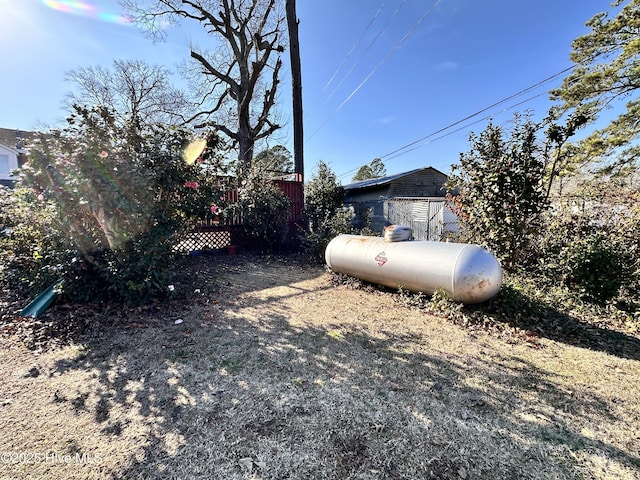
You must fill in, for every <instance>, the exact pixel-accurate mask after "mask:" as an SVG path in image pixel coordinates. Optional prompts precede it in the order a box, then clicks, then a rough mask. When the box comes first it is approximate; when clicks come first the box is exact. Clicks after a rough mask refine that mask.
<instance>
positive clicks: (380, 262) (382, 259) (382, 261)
mask: <svg viewBox="0 0 640 480" xmlns="http://www.w3.org/2000/svg"><path fill="white" fill-rule="evenodd" d="M375 260H376V262H378V265H380V266H381V267H382V266H383V265H384V264H385V263H387V254H386V253H384V252H380V253H379V254H378V255H376V258H375Z"/></svg>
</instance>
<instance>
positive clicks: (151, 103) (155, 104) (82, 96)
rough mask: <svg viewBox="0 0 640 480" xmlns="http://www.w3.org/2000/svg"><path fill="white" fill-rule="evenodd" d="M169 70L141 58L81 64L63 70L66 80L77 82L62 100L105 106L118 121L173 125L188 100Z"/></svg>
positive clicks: (69, 106) (69, 102)
mask: <svg viewBox="0 0 640 480" xmlns="http://www.w3.org/2000/svg"><path fill="white" fill-rule="evenodd" d="M170 76H171V73H170V72H169V70H167V69H166V68H164V67H161V66H158V65H149V64H147V63H145V62H144V61H142V60H115V61H114V62H113V64H112V66H111V68H105V67H102V66H91V67H82V68H78V69H75V70H71V71H69V72H67V73H66V76H65V79H66V80H67V81H70V82H72V83H74V84H75V85H76V90H75V91H73V92H71V93H69V94H68V95H67V98H66V100H65V103H66V104H67V107H68V108H69V109H70V110H72V108H71V106H72V105H74V104H77V105H82V106H86V107H98V106H102V107H106V108H108V109H110V110H112V112H113V114H114V116H115V118H116V120H117V121H118V122H119V123H120V124H121V125H124V124H129V125H139V124H140V123H154V122H158V123H163V124H175V123H178V122H180V119H181V114H185V112H186V111H187V107H188V102H187V100H186V99H185V95H184V93H183V92H182V91H180V90H178V89H177V88H175V87H173V86H172V85H171V82H170Z"/></svg>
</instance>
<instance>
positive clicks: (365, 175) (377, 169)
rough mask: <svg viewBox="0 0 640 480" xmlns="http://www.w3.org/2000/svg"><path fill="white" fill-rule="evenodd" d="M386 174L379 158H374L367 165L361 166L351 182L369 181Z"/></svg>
mask: <svg viewBox="0 0 640 480" xmlns="http://www.w3.org/2000/svg"><path fill="white" fill-rule="evenodd" d="M386 174H387V169H386V167H385V166H384V163H382V160H380V159H379V158H374V159H373V160H371V162H370V163H368V164H367V165H363V166H361V167H360V168H359V169H358V171H357V172H356V174H355V175H354V176H353V178H352V181H354V182H359V181H361V180H369V179H370V178H379V177H384V176H385V175H386Z"/></svg>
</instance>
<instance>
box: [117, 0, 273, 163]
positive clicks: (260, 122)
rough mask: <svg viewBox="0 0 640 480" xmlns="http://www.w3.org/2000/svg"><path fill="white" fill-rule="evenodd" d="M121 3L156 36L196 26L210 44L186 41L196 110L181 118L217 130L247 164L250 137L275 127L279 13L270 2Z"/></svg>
mask: <svg viewBox="0 0 640 480" xmlns="http://www.w3.org/2000/svg"><path fill="white" fill-rule="evenodd" d="M123 4H124V6H125V7H126V9H127V10H128V11H129V12H130V14H131V15H132V16H133V18H134V19H135V20H136V22H137V23H138V24H139V25H141V26H142V27H143V28H144V29H146V31H147V32H148V33H149V34H150V35H151V36H152V38H154V39H156V40H163V39H164V38H165V35H166V28H167V25H171V23H175V22H178V21H180V20H185V21H187V22H192V23H196V24H199V25H200V26H201V27H202V28H203V29H204V30H205V31H206V33H207V34H208V35H211V36H212V37H214V41H213V42H212V43H213V44H214V45H216V48H215V49H213V50H207V49H206V48H201V47H198V46H196V45H192V47H191V53H190V57H191V60H192V62H193V63H192V64H191V67H190V68H188V72H187V73H188V75H189V77H190V78H191V79H192V80H193V92H194V93H195V95H196V96H197V97H198V98H196V99H195V100H196V102H197V104H198V107H197V109H196V110H195V112H194V113H193V115H191V116H190V117H188V118H186V119H185V120H186V121H187V122H194V123H195V124H196V127H197V126H202V127H211V128H214V129H215V130H217V131H219V132H222V133H223V134H224V135H225V136H226V137H228V138H229V139H230V140H231V141H232V142H233V143H234V145H235V146H236V147H237V149H238V160H239V161H240V163H241V164H242V166H243V167H246V168H248V167H250V166H251V159H252V157H253V154H254V146H255V143H256V141H258V140H260V139H263V138H266V137H268V136H269V135H271V134H272V133H273V132H275V131H276V130H277V129H279V128H280V125H278V124H277V122H275V121H274V118H273V110H274V108H273V107H274V106H275V104H276V99H277V96H276V93H277V90H278V88H277V87H278V84H279V82H280V80H279V76H280V69H281V67H282V60H281V58H280V56H281V54H282V52H284V46H283V43H282V41H281V37H282V34H283V25H284V22H285V15H284V12H283V11H282V9H281V8H278V7H279V4H278V3H277V2H276V0H250V1H247V0H124V1H123Z"/></svg>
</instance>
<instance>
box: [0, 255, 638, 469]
mask: <svg viewBox="0 0 640 480" xmlns="http://www.w3.org/2000/svg"><path fill="white" fill-rule="evenodd" d="M191 268H192V269H193V270H192V272H191V274H190V278H191V280H192V281H193V293H191V294H190V296H189V301H188V302H182V301H174V302H169V303H167V304H166V305H164V306H163V307H162V308H160V307H155V308H147V309H138V310H129V311H121V312H108V311H105V312H97V311H95V312H93V313H92V314H91V315H92V317H91V318H88V319H83V320H86V321H90V322H91V324H92V325H93V327H92V328H91V329H90V330H89V331H88V332H87V333H86V334H85V335H84V336H82V337H81V338H80V339H79V340H78V341H76V342H73V343H72V344H69V345H66V346H61V347H56V348H51V349H44V350H41V351H35V352H34V351H32V350H30V349H28V348H26V347H25V346H24V345H21V344H20V343H19V342H18V339H17V338H16V337H15V336H13V337H9V338H4V339H2V344H1V349H0V365H1V366H0V369H1V371H0V455H1V456H0V460H1V461H0V478H2V479H14V478H15V479H30V478H32V479H41V478H47V479H54V480H59V479H73V478H77V479H110V478H112V479H129V478H140V479H154V478H157V479H191V478H194V479H198V478H202V479H230V480H233V479H341V480H343V479H428V478H434V479H501V480H502V479H545V480H546V479H580V478H584V479H611V480H613V479H616V480H624V479H627V480H631V479H639V478H640V395H639V393H640V389H639V387H638V386H639V385H640V358H638V356H637V355H624V356H622V355H616V354H615V352H610V353H607V352H603V351H592V350H589V349H585V348H580V347H578V346H574V345H571V344H569V343H566V342H565V343H562V342H558V341H556V340H551V339H545V338H543V339H541V341H540V342H539V344H538V345H532V344H529V343H527V342H511V341H507V340H505V339H504V338H497V337H496V336H495V335H489V334H486V333H482V332H473V331H470V330H465V329H464V328H461V327H458V326H455V325H453V324H451V323H449V322H447V321H446V320H443V319H440V318H437V317H431V316H428V315H426V314H425V313H423V312H422V311H420V310H418V309H415V308H409V307H406V306H404V305H403V304H401V303H400V302H398V300H397V295H396V294H394V293H390V292H386V291H382V290H371V289H369V290H367V289H353V288H350V287H348V286H345V285H335V284H333V283H332V281H331V275H329V274H328V273H326V272H325V271H324V270H323V269H322V268H320V267H315V266H309V265H304V264H300V263H299V262H297V261H293V260H289V259H286V258H279V257H252V256H247V257H230V258H228V259H226V258H224V257H202V258H201V259H199V263H193V265H192V266H191ZM195 289H198V290H197V291H196V290H195ZM46 315H49V316H50V318H53V317H55V318H56V321H77V320H78V318H77V317H78V316H80V315H85V316H86V315H89V314H88V313H87V312H86V311H83V310H74V309H73V308H70V307H64V306H56V307H54V308H52V309H50V311H49V312H48V313H47V314H46ZM631 340H632V341H633V342H637V341H638V340H637V339H631ZM534 347H535V348H534ZM636 351H637V350H636Z"/></svg>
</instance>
